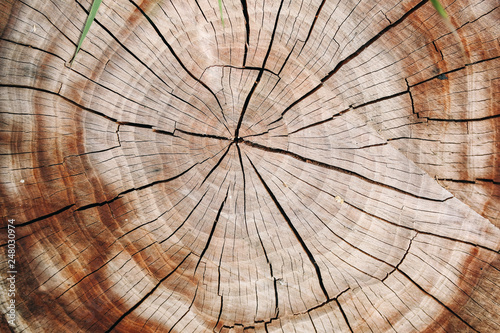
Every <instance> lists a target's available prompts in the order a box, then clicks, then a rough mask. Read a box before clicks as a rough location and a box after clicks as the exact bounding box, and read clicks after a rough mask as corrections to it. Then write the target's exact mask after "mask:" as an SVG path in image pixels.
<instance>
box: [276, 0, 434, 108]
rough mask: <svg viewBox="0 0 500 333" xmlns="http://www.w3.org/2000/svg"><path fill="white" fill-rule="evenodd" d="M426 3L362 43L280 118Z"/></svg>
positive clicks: (419, 4) (423, 2) (425, 1)
mask: <svg viewBox="0 0 500 333" xmlns="http://www.w3.org/2000/svg"><path fill="white" fill-rule="evenodd" d="M426 3H427V0H423V1H420V2H419V3H418V4H417V5H416V6H415V7H413V8H411V9H410V10H408V11H407V12H406V13H405V14H404V15H403V16H401V17H400V18H399V19H398V20H397V21H395V22H394V23H392V24H389V25H388V26H386V27H385V28H384V29H382V31H380V32H379V33H378V34H377V35H375V36H374V37H372V38H371V39H370V40H369V41H368V42H366V43H364V44H363V45H361V46H360V47H359V48H358V49H357V50H356V51H355V52H354V53H352V54H350V55H349V56H347V57H346V58H345V59H344V60H341V61H340V62H339V63H338V64H337V65H336V66H335V68H334V69H333V70H332V71H330V72H329V73H328V74H327V75H326V76H325V77H323V78H322V79H321V83H319V84H318V85H317V86H316V87H314V88H312V89H311V90H310V91H309V92H307V93H305V94H304V95H303V96H301V97H299V98H298V99H297V100H295V101H294V102H293V103H292V104H290V105H289V106H288V107H287V108H285V110H284V111H283V112H282V113H281V116H283V115H284V114H285V113H287V112H288V111H289V110H290V109H291V108H292V107H293V106H295V105H296V104H297V103H299V102H300V101H302V100H304V99H305V98H307V97H309V96H310V95H311V94H312V93H314V92H315V91H317V90H318V89H320V88H321V87H323V84H324V83H325V82H326V81H328V80H329V79H331V78H332V77H333V76H334V75H335V74H336V73H337V72H338V71H339V70H340V69H341V68H342V67H343V66H344V65H346V64H347V63H348V62H350V61H351V60H352V59H354V58H356V57H357V56H358V55H359V54H360V53H361V52H363V50H365V49H366V48H367V47H369V46H370V45H372V44H373V43H375V42H376V41H377V40H378V39H379V38H380V37H382V36H383V35H384V34H385V33H386V32H387V31H389V30H390V29H392V28H394V27H395V26H397V25H399V24H400V23H401V22H403V21H404V20H405V19H406V18H407V17H408V16H410V15H411V14H413V13H414V12H415V11H416V10H417V9H419V8H420V7H422V6H423V5H424V4H426Z"/></svg>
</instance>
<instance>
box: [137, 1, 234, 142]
mask: <svg viewBox="0 0 500 333" xmlns="http://www.w3.org/2000/svg"><path fill="white" fill-rule="evenodd" d="M129 1H130V2H131V3H132V4H133V5H134V6H135V7H136V8H137V9H138V10H139V11H140V12H141V14H142V15H143V16H144V17H145V18H146V20H147V21H148V22H149V24H151V26H152V27H153V29H154V31H155V32H156V33H157V34H158V37H160V39H161V40H162V42H163V43H164V44H165V45H166V46H167V48H168V49H169V51H170V53H171V54H172V55H173V56H174V58H175V60H177V62H178V63H179V65H180V66H181V67H182V69H183V70H184V71H185V72H186V73H187V74H188V75H189V76H190V77H191V78H193V80H195V81H196V82H198V83H199V84H201V85H202V86H203V88H205V89H206V90H208V92H210V94H211V95H212V96H213V97H214V98H215V100H216V101H217V104H218V105H219V108H220V110H221V111H222V110H223V108H222V105H221V103H220V101H219V98H218V97H217V95H215V93H214V92H213V91H212V89H210V87H209V86H208V85H207V84H206V83H205V82H203V81H202V80H201V79H199V78H197V77H196V76H195V75H194V74H193V73H191V71H190V70H188V69H187V67H186V66H185V65H184V63H183V62H182V61H181V59H180V58H179V56H178V55H177V53H175V51H174V49H173V48H172V46H171V45H170V43H169V42H168V41H167V40H166V39H165V37H164V36H163V34H162V33H161V31H160V29H158V27H157V26H156V24H155V23H154V22H153V20H152V19H151V18H150V17H149V15H147V14H146V12H144V10H143V9H142V8H141V7H140V6H139V5H137V4H136V3H135V2H134V1H133V0H129ZM209 110H210V108H209ZM210 111H211V112H212V110H210ZM212 114H213V115H214V117H216V118H217V120H218V121H219V122H220V123H221V124H223V125H224V127H225V128H226V129H227V131H228V132H229V128H228V127H227V125H226V124H225V122H223V121H221V120H220V119H219V117H217V116H216V115H215V114H214V113H213V112H212Z"/></svg>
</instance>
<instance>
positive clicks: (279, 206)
mask: <svg viewBox="0 0 500 333" xmlns="http://www.w3.org/2000/svg"><path fill="white" fill-rule="evenodd" d="M247 158H248V161H249V162H250V164H251V165H252V167H253V169H254V171H255V173H256V174H257V176H258V177H259V179H260V181H261V183H262V185H264V188H265V189H266V191H267V193H268V194H269V196H270V197H271V199H272V200H273V202H274V204H275V205H276V207H277V208H278V210H279V211H280V213H281V215H282V216H283V219H284V220H285V221H286V222H287V224H288V226H289V227H290V229H291V230H292V232H293V234H294V235H295V237H296V238H297V240H298V241H299V243H300V245H301V246H302V249H303V250H304V252H305V253H306V254H307V256H308V258H309V261H310V262H311V264H312V265H313V266H314V269H315V271H316V275H317V277H318V282H319V285H320V287H321V290H322V291H323V294H324V295H325V297H326V299H327V300H328V299H330V297H329V296H328V292H327V291H326V288H325V285H324V284H323V277H322V275H321V270H320V269H319V266H318V264H317V262H316V259H314V256H313V254H312V253H311V251H310V250H309V248H308V247H307V245H306V243H305V242H304V240H303V239H302V237H301V236H300V234H299V232H298V231H297V229H296V228H295V226H294V225H293V223H292V221H291V220H290V218H289V217H288V215H287V214H286V212H285V210H284V209H283V207H282V206H281V204H280V203H279V202H278V199H277V198H276V196H275V195H274V193H273V192H272V191H271V189H270V188H269V186H268V185H267V184H266V182H265V181H264V179H263V178H262V176H261V175H260V173H259V171H257V168H256V167H255V165H254V164H253V162H252V161H251V160H250V158H249V157H248V156H247Z"/></svg>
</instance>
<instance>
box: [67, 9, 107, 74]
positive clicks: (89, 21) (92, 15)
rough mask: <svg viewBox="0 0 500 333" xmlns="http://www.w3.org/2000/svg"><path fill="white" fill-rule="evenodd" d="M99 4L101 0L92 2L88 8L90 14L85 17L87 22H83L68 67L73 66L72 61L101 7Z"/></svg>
mask: <svg viewBox="0 0 500 333" xmlns="http://www.w3.org/2000/svg"><path fill="white" fill-rule="evenodd" d="M101 2H102V0H94V2H93V3H92V8H90V13H89V16H88V17H87V22H85V27H84V28H83V31H82V35H81V36H80V40H79V41H78V46H77V48H76V51H75V55H74V56H73V59H71V64H70V66H71V65H73V61H74V60H75V58H76V55H77V54H78V51H80V47H82V44H83V40H84V39H85V36H87V32H89V29H90V26H91V25H92V22H94V18H95V14H96V13H97V10H98V9H99V6H100V5H101Z"/></svg>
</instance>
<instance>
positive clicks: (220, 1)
mask: <svg viewBox="0 0 500 333" xmlns="http://www.w3.org/2000/svg"><path fill="white" fill-rule="evenodd" d="M219 11H220V20H221V22H222V26H224V17H223V16H222V0H219Z"/></svg>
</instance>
